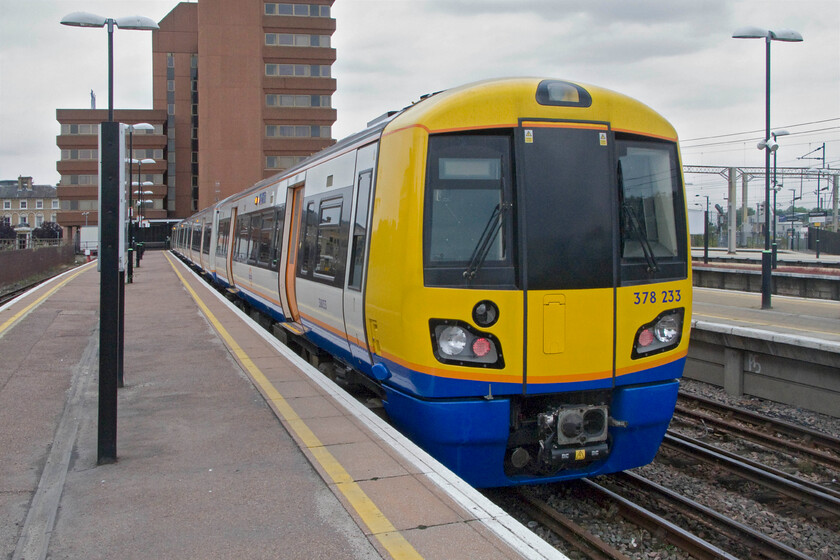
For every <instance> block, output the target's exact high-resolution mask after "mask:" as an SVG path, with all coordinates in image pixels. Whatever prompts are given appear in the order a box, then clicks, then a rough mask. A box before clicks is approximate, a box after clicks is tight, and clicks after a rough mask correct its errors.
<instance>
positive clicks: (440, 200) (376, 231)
mask: <svg viewBox="0 0 840 560" xmlns="http://www.w3.org/2000/svg"><path fill="white" fill-rule="evenodd" d="M374 192H375V198H374V204H373V211H372V221H371V235H370V247H369V253H368V270H367V279H366V285H365V289H364V294H365V295H364V321H365V322H364V325H365V329H366V333H365V334H366V339H367V340H366V341H365V342H366V345H367V346H368V347H369V350H370V355H371V357H372V363H373V364H374V366H373V368H372V371H371V373H372V375H374V376H375V377H376V379H377V380H379V382H381V386H382V388H383V390H384V393H385V399H384V402H385V407H386V410H387V412H388V414H389V416H390V417H391V419H392V420H393V421H394V422H395V424H397V425H398V426H399V427H400V428H401V429H402V430H403V431H404V432H405V433H407V435H409V436H410V437H411V438H412V439H413V440H415V441H416V442H417V443H419V444H420V445H421V446H422V447H424V448H425V449H426V450H428V451H429V452H430V453H431V454H432V455H433V456H435V457H436V458H437V459H438V460H440V461H441V462H443V463H444V464H445V465H447V466H448V467H449V468H451V469H452V470H454V471H455V472H456V473H457V474H459V475H460V476H462V477H463V478H464V479H466V480H467V481H468V482H470V483H471V484H473V485H475V486H479V487H487V486H501V485H511V484H526V483H534V482H548V481H555V480H564V479H570V478H578V477H582V476H591V475H596V474H601V473H608V472H614V471H620V470H624V469H628V468H632V467H636V466H639V465H643V464H646V463H648V462H650V461H651V460H652V459H653V457H654V455H655V454H656V451H657V449H658V447H659V445H660V443H661V440H662V437H663V434H664V432H665V430H666V428H667V426H668V422H669V420H670V418H671V416H672V414H673V410H674V405H675V402H676V398H677V389H678V379H679V377H680V376H681V375H682V371H683V366H684V362H685V357H686V353H687V347H688V338H689V337H688V334H689V328H690V316H691V270H690V258H689V255H690V251H689V249H690V247H689V241H688V235H687V225H686V223H687V222H686V211H685V194H684V188H683V183H682V173H681V163H680V157H679V153H678V147H677V135H676V132H675V131H674V129H673V128H672V127H671V125H669V124H668V122H666V121H665V120H664V119H663V118H662V117H661V116H659V115H658V114H656V113H655V112H654V111H652V110H651V109H650V108H648V107H646V106H645V105H643V104H641V103H639V102H637V101H635V100H633V99H630V98H628V97H625V96H623V95H620V94H617V93H614V92H611V91H607V90H604V89H600V88H596V87H591V86H588V85H580V84H573V83H569V82H563V81H557V80H540V79H504V80H492V81H487V82H480V83H477V84H471V85H468V86H464V87H461V88H457V89H452V90H447V91H445V92H442V93H438V94H435V95H433V96H430V97H428V98H426V99H424V100H422V101H421V102H419V103H417V104H416V105H414V106H412V107H410V108H408V109H407V110H404V111H403V112H401V113H399V114H398V115H397V116H396V117H394V118H393V120H391V122H389V123H388V125H387V126H386V127H384V129H383V130H382V133H381V137H380V142H379V154H378V166H377V177H376V186H375V191H374Z"/></svg>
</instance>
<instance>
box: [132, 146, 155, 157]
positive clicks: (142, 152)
mask: <svg viewBox="0 0 840 560" xmlns="http://www.w3.org/2000/svg"><path fill="white" fill-rule="evenodd" d="M131 153H132V154H133V156H132V157H133V158H134V159H146V158H149V159H163V148H143V149H139V150H132V152H131Z"/></svg>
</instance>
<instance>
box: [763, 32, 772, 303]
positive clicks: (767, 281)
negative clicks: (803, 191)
mask: <svg viewBox="0 0 840 560" xmlns="http://www.w3.org/2000/svg"><path fill="white" fill-rule="evenodd" d="M764 41H765V43H766V51H767V56H766V64H765V73H766V79H765V86H766V88H765V103H766V107H765V112H764V124H765V129H766V131H767V132H766V134H765V135H764V141H765V145H764V251H762V253H761V308H762V309H770V308H771V301H770V291H771V287H770V286H771V275H772V274H773V270H772V267H771V264H772V263H771V254H770V34H769V33H768V34H767V37H766V38H765V40H764Z"/></svg>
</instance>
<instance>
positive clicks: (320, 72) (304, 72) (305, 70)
mask: <svg viewBox="0 0 840 560" xmlns="http://www.w3.org/2000/svg"><path fill="white" fill-rule="evenodd" d="M265 75H266V76H295V77H301V78H309V77H311V78H329V77H330V67H329V66H327V65H319V64H311V65H309V64H266V65H265Z"/></svg>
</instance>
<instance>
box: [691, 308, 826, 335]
mask: <svg viewBox="0 0 840 560" xmlns="http://www.w3.org/2000/svg"><path fill="white" fill-rule="evenodd" d="M691 315H692V317H703V318H705V319H723V320H725V321H727V322H728V324H729V325H730V326H738V325H736V324H734V323H733V321H735V322H738V323H748V324H750V325H760V326H762V327H777V328H782V327H781V326H780V325H776V324H773V323H763V322H761V321H749V320H747V319H735V318H734V317H724V316H721V315H709V314H707V313H697V312H693V313H692V314H691ZM784 329H785V330H788V331H802V332H806V333H822V334H831V335H836V334H837V332H835V331H821V330H818V329H802V328H797V327H789V326H787V325H784ZM774 332H775V331H774ZM779 334H785V333H779Z"/></svg>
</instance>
